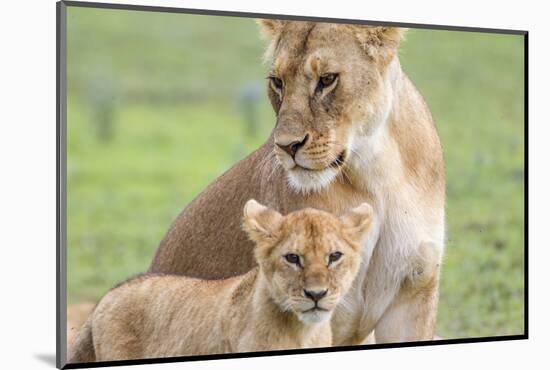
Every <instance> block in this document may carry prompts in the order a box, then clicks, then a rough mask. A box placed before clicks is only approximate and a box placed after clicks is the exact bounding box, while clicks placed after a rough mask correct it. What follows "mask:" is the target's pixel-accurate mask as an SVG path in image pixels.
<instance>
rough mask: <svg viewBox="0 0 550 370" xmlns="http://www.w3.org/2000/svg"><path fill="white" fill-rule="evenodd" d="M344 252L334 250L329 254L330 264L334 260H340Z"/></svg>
mask: <svg viewBox="0 0 550 370" xmlns="http://www.w3.org/2000/svg"><path fill="white" fill-rule="evenodd" d="M342 255H343V254H342V252H333V253H331V254H330V255H329V256H328V264H329V265H330V264H331V263H333V262H336V261H338V260H339V259H340V258H342Z"/></svg>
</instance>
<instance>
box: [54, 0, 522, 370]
mask: <svg viewBox="0 0 550 370" xmlns="http://www.w3.org/2000/svg"><path fill="white" fill-rule="evenodd" d="M389 21H391V20H389ZM58 27H59V28H58V31H59V32H58V37H59V44H58V48H59V49H58V52H59V54H58V56H59V60H58V84H59V85H58V89H59V90H58V94H59V95H58V96H59V101H58V105H59V108H60V110H59V112H60V113H59V115H60V116H59V123H58V124H59V127H58V131H59V143H58V145H59V155H60V162H59V163H60V168H58V170H59V184H58V185H59V188H58V189H59V191H60V194H59V195H60V200H59V202H60V203H59V212H60V214H59V215H58V217H59V222H60V225H59V226H60V229H59V233H60V234H59V246H58V248H59V251H58V252H59V256H60V257H59V265H58V268H59V271H58V278H59V281H58V283H59V289H60V290H59V291H58V296H59V305H60V307H58V320H59V322H58V330H59V332H58V353H59V354H60V355H58V356H61V359H59V357H58V366H60V367H63V366H66V367H87V366H97V365H98V364H99V365H105V366H108V365H113V364H121V363H126V364H133V363H144V362H147V361H149V362H151V361H155V362H163V361H185V360H190V359H210V358H220V357H231V356H255V355H260V354H261V355H266V354H270V355H276V354H287V353H302V352H321V351H339V350H356V349H369V348H381V347H394V346H395V347H397V346H404V345H426V344H430V345H437V344H450V343H460V342H474V341H479V340H503V339H522V338H527V326H526V322H527V317H526V300H525V297H526V252H527V245H526V234H525V231H526V222H527V220H526V213H525V207H526V171H527V166H526V156H525V153H526V132H527V121H526V112H525V107H526V104H525V102H526V90H525V84H526V81H525V76H526V64H525V63H526V40H527V33H526V32H523V31H509V30H486V29H459V28H451V27H442V26H429V25H399V24H394V23H381V22H368V21H360V20H338V19H332V20H331V19H316V18H307V17H288V16H283V15H280V16H278V15H267V14H258V15H253V14H239V13H227V12H216V11H197V10H184V9H162V8H151V7H138V6H120V5H108V4H86V5H83V4H82V3H78V2H66V3H58Z"/></svg>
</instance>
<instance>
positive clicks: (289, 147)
mask: <svg viewBox="0 0 550 370" xmlns="http://www.w3.org/2000/svg"><path fill="white" fill-rule="evenodd" d="M308 138H309V135H308V134H306V136H304V138H303V139H302V140H294V141H292V142H290V143H288V144H282V143H275V144H277V146H278V147H279V148H281V149H282V150H284V151H285V152H287V153H288V155H290V156H291V157H292V159H294V156H295V155H296V152H297V151H298V149H300V148H301V147H303V146H304V144H305V143H306V142H307V139H308Z"/></svg>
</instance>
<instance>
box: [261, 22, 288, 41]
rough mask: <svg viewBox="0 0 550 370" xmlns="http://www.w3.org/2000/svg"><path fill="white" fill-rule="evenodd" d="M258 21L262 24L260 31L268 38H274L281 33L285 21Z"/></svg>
mask: <svg viewBox="0 0 550 370" xmlns="http://www.w3.org/2000/svg"><path fill="white" fill-rule="evenodd" d="M256 23H257V24H258V25H259V26H260V32H261V33H262V35H263V36H264V37H265V38H266V39H268V40H272V39H274V38H275V37H276V36H278V35H279V33H281V30H282V29H283V26H284V24H285V21H281V20H278V19H257V20H256Z"/></svg>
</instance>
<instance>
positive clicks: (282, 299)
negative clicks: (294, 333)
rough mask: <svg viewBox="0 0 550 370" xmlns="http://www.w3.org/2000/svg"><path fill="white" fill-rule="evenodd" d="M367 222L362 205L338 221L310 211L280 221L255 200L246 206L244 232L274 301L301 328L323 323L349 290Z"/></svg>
mask: <svg viewBox="0 0 550 370" xmlns="http://www.w3.org/2000/svg"><path fill="white" fill-rule="evenodd" d="M371 220H372V208H371V207H370V206H369V205H368V204H366V203H365V204H363V205H362V206H360V207H358V208H356V209H354V210H352V211H351V212H350V213H348V214H346V215H344V216H342V217H341V218H337V217H335V216H333V215H331V214H329V213H326V212H322V211H317V210H313V209H307V210H303V211H297V212H293V213H291V214H289V215H287V216H285V217H283V216H281V215H280V214H279V213H277V212H276V211H273V210H271V209H268V208H266V207H264V206H262V205H260V204H259V203H257V202H256V201H254V200H251V201H249V202H248V203H247V205H246V206H245V230H246V231H247V232H248V234H249V236H250V237H251V239H252V240H253V241H255V242H256V250H255V252H256V253H255V254H256V259H257V261H258V264H259V265H260V269H261V271H262V273H263V275H264V276H265V278H266V279H267V281H268V284H269V290H270V293H271V296H272V298H273V300H274V301H275V302H276V303H277V304H278V305H279V306H280V307H281V309H282V310H283V311H290V312H293V313H294V314H295V315H296V316H297V317H298V319H299V320H300V321H302V322H304V323H306V324H312V323H318V322H322V321H325V320H328V319H329V318H330V317H331V315H332V312H333V310H334V308H335V307H336V305H337V304H338V302H339V301H340V299H341V298H342V296H343V295H344V293H345V292H346V291H347V290H348V289H349V287H350V286H351V284H352V282H353V279H354V278H355V276H356V274H357V271H358V269H359V265H360V261H361V253H360V244H359V241H360V239H361V238H362V237H363V236H364V234H365V233H366V232H367V230H368V229H369V226H370V223H371Z"/></svg>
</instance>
